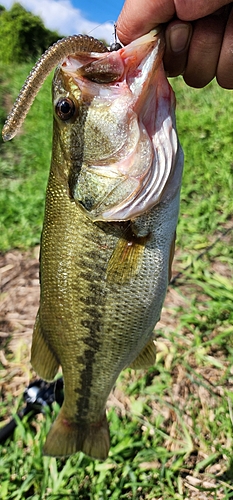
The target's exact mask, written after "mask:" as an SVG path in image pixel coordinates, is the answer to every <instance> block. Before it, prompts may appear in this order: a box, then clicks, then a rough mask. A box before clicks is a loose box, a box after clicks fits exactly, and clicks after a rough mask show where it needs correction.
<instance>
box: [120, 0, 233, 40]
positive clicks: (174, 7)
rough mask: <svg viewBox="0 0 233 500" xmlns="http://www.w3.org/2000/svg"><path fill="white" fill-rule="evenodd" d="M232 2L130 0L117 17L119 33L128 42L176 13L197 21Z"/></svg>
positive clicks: (178, 15)
mask: <svg viewBox="0 0 233 500" xmlns="http://www.w3.org/2000/svg"><path fill="white" fill-rule="evenodd" d="M229 3H231V2H230V0H208V2H207V1H206V0H126V1H125V3H124V6H123V9H122V11H121V13H120V16H119V18H118V21H117V34H118V36H119V39H120V40H121V42H122V43H123V44H124V45H126V44H127V43H129V42H131V41H132V40H134V39H136V38H139V37H140V36H142V35H144V34H145V33H148V32H149V31H150V30H151V29H152V28H155V26H156V25H157V24H160V23H167V22H168V21H170V19H172V18H173V17H174V15H176V16H177V17H178V18H179V19H180V20H182V21H193V20H196V19H199V18H202V17H205V16H207V15H209V14H212V13H213V12H215V11H216V10H218V9H220V7H223V6H224V5H227V4H229Z"/></svg>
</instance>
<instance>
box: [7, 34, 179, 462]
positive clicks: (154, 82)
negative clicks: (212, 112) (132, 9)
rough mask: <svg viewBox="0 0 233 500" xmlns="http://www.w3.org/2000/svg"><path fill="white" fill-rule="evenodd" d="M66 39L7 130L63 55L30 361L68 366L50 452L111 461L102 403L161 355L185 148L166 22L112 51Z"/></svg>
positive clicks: (41, 68)
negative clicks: (127, 376) (166, 56)
mask: <svg viewBox="0 0 233 500" xmlns="http://www.w3.org/2000/svg"><path fill="white" fill-rule="evenodd" d="M66 40H68V41H66ZM66 40H63V41H60V42H58V44H56V46H53V47H52V48H51V49H49V50H48V52H47V53H46V54H45V55H44V56H42V59H41V60H40V61H39V63H37V65H36V67H35V69H34V70H33V71H32V73H31V75H30V76H29V78H28V80H27V82H26V84H25V86H24V87H23V89H22V91H21V94H20V96H19V98H18V100H17V101H16V104H15V107H14V108H13V111H12V113H11V114H10V116H9V118H8V121H7V123H6V125H5V128H4V131H3V137H4V139H5V140H7V139H9V138H11V137H12V136H13V135H14V134H15V132H16V129H17V128H18V126H19V125H20V124H21V123H22V121H23V119H24V117H25V114H26V112H27V110H28V108H29V107H30V105H31V101H32V99H33V96H34V94H35V93H36V92H37V90H38V88H39V86H40V85H41V82H42V80H43V79H44V78H45V76H46V74H47V73H48V72H49V71H50V70H51V66H54V65H55V64H57V63H58V62H59V65H58V67H57V69H56V71H55V76H54V79H53V105H54V131H53V152H52V161H51V169H50V175H49V181H48V187H47V193H46V206H45V217H44V225H43V231H42V238H41V256H40V282H41V295H40V306H39V311H38V315H37V318H36V322H35V328H34V332H33V342H32V356H31V362H32V366H33V367H34V369H35V370H36V372H37V373H38V374H39V376H40V377H42V378H44V379H46V380H52V379H53V378H54V377H55V375H56V373H57V371H58V368H59V366H60V365H61V367H62V371H63V376H64V387H65V393H64V402H63V405H62V408H61V410H60V412H59V415H58V417H57V419H56V420H55V422H54V424H53V426H52V428H51V429H50V432H49V434H48V436H47V440H46V443H45V447H44V453H45V454H47V455H52V456H67V455H70V454H72V453H75V452H77V451H80V450H82V451H83V452H84V453H86V454H87V455H90V456H91V457H94V458H99V459H105V458H106V457H107V455H108V451H109V446H110V440H109V429H108V423H107V419H106V411H105V406H106V401H107V398H108V395H109V393H110V391H111V389H112V387H113V385H114V384H115V382H116V379H117V377H118V375H119V374H120V372H121V371H122V370H123V369H124V368H125V367H128V366H131V367H133V368H135V369H137V368H146V367H149V366H150V365H152V364H153V363H154V361H155V345H154V342H153V330H154V326H155V324H156V323H157V321H158V320H159V318H160V313H161V309H162V305H163V301H164V297H165V293H166V289H167V285H168V282H169V278H170V272H171V263H172V259H173V253H174V242H175V233H176V225H177V218H178V211H179V192H180V186H181V177H182V168H183V154H182V150H181V147H180V145H179V142H178V138H177V133H176V125H175V114H174V109H175V99H174V94H173V91H172V89H171V87H170V85H169V83H168V81H167V78H166V76H165V73H164V69H163V64H162V58H163V51H164V41H163V34H162V32H160V30H153V31H152V32H150V33H149V34H148V35H145V36H143V37H141V38H139V39H138V40H135V41H134V42H132V43H131V44H129V45H128V46H126V47H122V48H120V49H119V50H117V51H115V52H109V51H108V50H107V48H106V47H105V46H104V45H103V44H102V43H101V42H99V41H98V40H95V39H93V38H90V37H87V36H81V35H80V36H76V37H70V38H69V39H66ZM59 44H60V45H59ZM56 47H58V49H57V48H56ZM64 47H65V49H64ZM63 49H64V51H63ZM57 54H58V55H57ZM50 59H51V61H50ZM48 67H49V69H48ZM40 75H42V76H40ZM32 94H33V95H32ZM28 96H29V97H30V99H28ZM29 101H30V102H29Z"/></svg>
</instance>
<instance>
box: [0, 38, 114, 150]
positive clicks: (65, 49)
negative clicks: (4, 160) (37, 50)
mask: <svg viewBox="0 0 233 500" xmlns="http://www.w3.org/2000/svg"><path fill="white" fill-rule="evenodd" d="M93 42H94V48H95V52H108V49H107V47H106V46H105V45H104V43H103V42H100V41H99V40H96V39H94V38H92V37H89V36H87V35H73V36H69V37H67V38H63V39H62V40H59V41H58V42H56V43H55V44H54V45H52V46H51V47H49V49H48V50H47V51H46V52H45V53H44V54H43V55H42V56H41V58H40V59H39V60H38V61H37V63H36V64H35V66H34V68H33V69H32V71H31V72H30V74H29V76H28V78H27V79H26V81H25V83H24V85H23V87H22V89H21V91H20V93H19V95H18V97H17V99H16V101H15V104H14V106H13V108H12V110H11V112H10V114H9V115H8V117H7V120H6V123H5V125H4V127H3V131H2V137H3V140H4V141H9V140H10V139H12V138H13V137H14V136H15V135H16V134H17V131H18V130H19V128H20V127H21V125H22V123H23V122H24V120H25V117H26V115H27V113H28V111H29V109H30V107H31V105H32V103H33V101H34V99H35V97H36V95H37V93H38V92H39V90H40V88H41V87H42V85H43V83H44V81H45V79H46V78H47V76H48V75H49V73H50V72H51V71H52V69H53V68H55V66H57V65H58V64H60V63H61V62H62V61H63V60H64V59H65V57H67V56H69V55H71V54H75V53H77V52H92V51H93Z"/></svg>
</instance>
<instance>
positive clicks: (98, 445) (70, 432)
mask: <svg viewBox="0 0 233 500" xmlns="http://www.w3.org/2000/svg"><path fill="white" fill-rule="evenodd" d="M109 447H110V438H109V428H108V422H107V419H106V415H105V414H104V417H103V419H102V420H101V421H100V422H97V423H95V424H86V425H83V424H81V425H78V424H77V423H75V422H71V421H70V420H68V419H67V418H66V417H65V415H64V411H63V409H62V408H61V410H60V413H59V414H58V416H57V418H56V420H55V422H54V424H53V425H52V427H51V429H50V431H49V433H48V436H47V439H46V442H45V445H44V449H43V452H44V455H49V456H54V457H64V456H69V455H72V454H73V453H76V452H77V451H83V453H85V454H86V455H89V456H90V457H92V458H97V459H100V460H105V459H106V458H107V456H108V451H109Z"/></svg>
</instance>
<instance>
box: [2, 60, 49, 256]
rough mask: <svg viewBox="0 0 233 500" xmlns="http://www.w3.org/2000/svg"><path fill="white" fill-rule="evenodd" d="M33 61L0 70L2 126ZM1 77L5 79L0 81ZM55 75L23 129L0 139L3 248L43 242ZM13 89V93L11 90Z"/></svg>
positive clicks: (45, 86) (41, 94)
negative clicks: (7, 138)
mask: <svg viewBox="0 0 233 500" xmlns="http://www.w3.org/2000/svg"><path fill="white" fill-rule="evenodd" d="M30 67H31V65H28V64H27V65H23V66H17V65H16V66H14V72H12V69H11V67H10V66H6V68H5V67H4V69H3V68H2V69H1V68H0V75H1V76H0V84H1V95H0V104H2V106H1V111H0V126H1V128H2V126H3V123H4V120H5V118H6V109H5V108H6V106H5V107H4V106H3V105H4V104H7V107H8V111H9V107H10V106H9V104H13V102H14V99H15V98H16V96H17V93H18V92H19V89H20V88H21V86H22V84H23V82H24V80H25V78H26V76H27V74H28V73H29V71H30ZM1 80H2V81H1ZM50 87H51V77H50V78H49V79H48V80H47V81H46V84H45V85H44V86H43V88H42V91H41V92H40V93H39V94H38V97H37V98H36V101H35V105H34V106H33V107H32V108H31V111H30V113H29V115H28V117H27V120H26V121H25V123H24V125H23V130H22V131H21V133H20V134H19V135H18V136H17V137H16V138H15V139H14V140H13V141H11V142H8V143H3V142H2V140H1V142H0V160H1V164H0V186H1V191H0V228H1V231H0V249H1V250H2V251H6V250H8V249H10V248H12V247H18V248H24V249H25V248H28V247H29V246H33V245H35V244H37V243H39V241H40V233H41V225H42V220H43V211H44V199H45V189H46V183H47V178H48V172H49V166H50V156H51V143H52V105H51V92H50ZM9 92H10V94H9Z"/></svg>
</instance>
